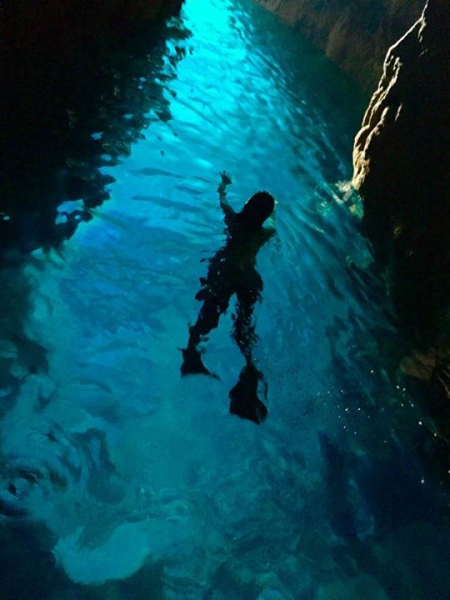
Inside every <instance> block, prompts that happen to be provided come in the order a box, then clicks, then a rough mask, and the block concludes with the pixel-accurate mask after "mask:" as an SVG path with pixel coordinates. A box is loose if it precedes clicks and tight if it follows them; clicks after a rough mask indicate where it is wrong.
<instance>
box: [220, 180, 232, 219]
mask: <svg viewBox="0 0 450 600" xmlns="http://www.w3.org/2000/svg"><path fill="white" fill-rule="evenodd" d="M220 176H221V182H220V184H219V187H218V188H217V191H218V192H219V200H220V207H221V209H222V210H223V212H224V213H225V216H226V217H228V216H230V215H234V214H235V212H234V210H233V209H232V208H231V206H230V204H229V202H228V200H227V185H231V183H232V181H231V177H230V176H229V175H228V174H227V172H226V171H222V173H221V174H220Z"/></svg>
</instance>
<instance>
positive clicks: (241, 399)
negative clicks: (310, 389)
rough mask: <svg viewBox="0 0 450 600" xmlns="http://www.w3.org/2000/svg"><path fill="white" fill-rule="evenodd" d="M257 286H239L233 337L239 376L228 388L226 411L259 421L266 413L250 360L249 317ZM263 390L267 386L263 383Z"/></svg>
mask: <svg viewBox="0 0 450 600" xmlns="http://www.w3.org/2000/svg"><path fill="white" fill-rule="evenodd" d="M259 297H260V294H259V289H247V290H240V291H239V292H238V294H237V298H238V302H237V308H236V317H235V319H234V330H233V337H234V339H235V341H236V343H237V345H238V347H239V350H240V351H241V353H242V355H243V356H244V358H245V363H246V364H245V366H244V368H243V369H242V371H241V373H240V375H239V380H238V382H237V384H236V385H235V386H234V388H233V389H232V390H231V391H230V394H229V397H230V400H231V402H230V413H231V414H233V415H237V416H238V417H241V418H242V419H248V420H250V421H253V422H254V423H258V424H260V423H262V422H263V421H264V419H265V418H266V417H267V414H268V411H267V407H266V405H265V404H264V402H262V401H261V400H260V399H259V398H258V385H259V382H260V381H261V382H264V376H263V374H262V373H261V371H258V369H257V368H256V367H255V365H254V364H253V356H252V352H253V345H254V343H255V342H256V340H257V339H258V336H257V335H256V332H255V324H254V321H253V310H254V307H255V303H256V301H257V300H258V299H259ZM266 394H267V386H266Z"/></svg>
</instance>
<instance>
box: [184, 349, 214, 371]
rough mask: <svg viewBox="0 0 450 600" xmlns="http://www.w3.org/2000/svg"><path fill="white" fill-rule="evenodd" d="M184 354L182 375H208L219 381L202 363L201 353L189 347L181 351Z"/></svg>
mask: <svg viewBox="0 0 450 600" xmlns="http://www.w3.org/2000/svg"><path fill="white" fill-rule="evenodd" d="M181 352H182V354H183V364H182V365H181V375H182V376H183V377H184V376H185V375H208V376H209V377H214V379H219V378H218V376H217V375H215V373H211V371H208V369H207V368H206V367H205V365H204V364H203V362H202V359H201V355H200V352H199V351H198V350H197V348H195V347H193V346H188V347H187V348H184V349H182V350H181Z"/></svg>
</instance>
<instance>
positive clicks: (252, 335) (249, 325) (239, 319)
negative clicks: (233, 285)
mask: <svg viewBox="0 0 450 600" xmlns="http://www.w3.org/2000/svg"><path fill="white" fill-rule="evenodd" d="M259 297H260V295H259V291H258V290H254V289H246V290H239V291H238V293H237V304H236V315H235V317H234V325H233V338H234V340H235V342H236V344H237V345H238V348H239V350H240V351H241V354H242V355H243V357H244V358H245V362H246V363H247V365H250V364H252V363H253V358H252V352H253V345H254V343H255V342H256V340H257V339H258V336H257V335H256V332H255V323H254V320H253V311H254V308H255V304H256V302H257V300H258V299H259Z"/></svg>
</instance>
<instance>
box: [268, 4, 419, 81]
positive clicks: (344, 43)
mask: <svg viewBox="0 0 450 600" xmlns="http://www.w3.org/2000/svg"><path fill="white" fill-rule="evenodd" d="M256 1H257V2H258V3H259V4H261V5H263V6H264V7H266V8H267V9H269V10H271V11H272V12H274V13H276V14H278V15H279V16H280V18H281V19H283V20H284V21H285V22H287V23H289V24H290V25H293V26H296V27H299V28H300V30H301V31H302V34H304V35H306V37H308V38H309V39H310V40H311V41H312V42H313V43H314V44H316V45H317V46H318V47H320V48H322V49H323V50H324V51H325V53H326V55H327V56H328V57H329V58H330V59H331V60H333V61H334V62H336V63H337V64H338V65H339V66H340V67H342V68H343V69H344V70H345V71H346V72H347V73H349V74H350V75H351V76H352V77H354V78H355V79H356V80H357V81H359V82H360V83H361V84H362V85H363V86H364V87H365V88H366V89H369V90H373V89H374V88H375V86H376V84H377V82H378V79H379V77H380V75H381V72H382V64H383V60H384V57H385V55H386V52H387V50H388V48H389V46H391V45H392V44H393V43H394V42H395V41H396V40H398V39H399V37H400V36H401V35H403V33H404V32H405V31H406V30H407V29H408V28H409V27H410V26H411V25H412V24H413V23H414V21H415V20H416V19H417V18H418V17H419V16H420V13H421V10H422V9H423V7H424V5H425V0H256Z"/></svg>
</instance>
